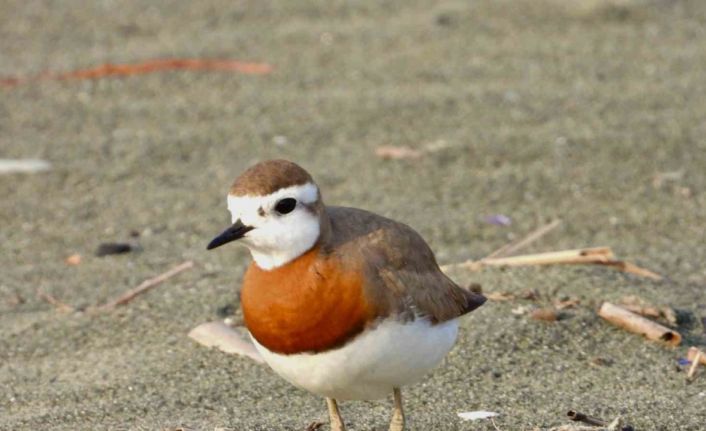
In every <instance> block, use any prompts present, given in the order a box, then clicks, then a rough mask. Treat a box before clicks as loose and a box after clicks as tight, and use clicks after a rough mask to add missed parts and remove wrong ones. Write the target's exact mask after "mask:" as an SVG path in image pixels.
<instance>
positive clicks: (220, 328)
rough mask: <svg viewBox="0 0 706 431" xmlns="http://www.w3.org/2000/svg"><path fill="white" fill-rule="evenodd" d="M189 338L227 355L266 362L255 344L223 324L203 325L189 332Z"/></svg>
mask: <svg viewBox="0 0 706 431" xmlns="http://www.w3.org/2000/svg"><path fill="white" fill-rule="evenodd" d="M189 338H191V339H192V340H194V341H196V342H197V343H199V344H201V345H204V346H206V347H216V348H218V350H220V351H222V352H225V353H231V354H237V355H243V356H247V357H248V358H250V359H252V360H253V361H255V362H258V363H263V362H264V360H263V359H262V356H260V353H259V352H258V351H257V349H256V348H255V346H254V345H253V343H251V342H249V341H247V340H244V339H243V338H242V337H241V336H240V334H238V333H237V332H236V331H234V330H233V329H232V328H231V327H229V326H228V325H226V324H225V323H223V322H206V323H202V324H200V325H199V326H197V327H195V328H194V329H192V330H191V331H189Z"/></svg>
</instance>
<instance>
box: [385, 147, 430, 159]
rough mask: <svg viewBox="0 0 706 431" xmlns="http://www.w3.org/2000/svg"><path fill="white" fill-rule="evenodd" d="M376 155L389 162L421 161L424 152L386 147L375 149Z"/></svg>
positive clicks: (406, 148) (410, 148)
mask: <svg viewBox="0 0 706 431" xmlns="http://www.w3.org/2000/svg"><path fill="white" fill-rule="evenodd" d="M375 155H376V156H378V157H380V158H381V159H387V160H416V159H420V158H421V157H422V156H423V155H424V152H423V151H421V150H416V149H414V148H412V147H405V146H393V145H384V146H382V147H377V148H376V149H375Z"/></svg>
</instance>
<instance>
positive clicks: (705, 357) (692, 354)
mask: <svg viewBox="0 0 706 431" xmlns="http://www.w3.org/2000/svg"><path fill="white" fill-rule="evenodd" d="M699 352H701V359H700V360H699V362H701V365H704V366H706V354H704V352H703V351H701V350H699V349H697V348H696V347H694V346H692V347H689V352H688V353H687V355H686V358H687V359H688V360H689V361H690V362H694V361H696V355H697V353H699Z"/></svg>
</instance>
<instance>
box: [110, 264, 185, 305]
mask: <svg viewBox="0 0 706 431" xmlns="http://www.w3.org/2000/svg"><path fill="white" fill-rule="evenodd" d="M193 266H194V262H192V261H190V260H187V261H186V262H184V263H181V264H179V265H177V266H175V267H174V268H172V269H170V270H169V271H167V272H165V273H163V274H160V275H158V276H156V277H153V278H150V279H148V280H145V281H143V282H142V283H141V284H140V285H139V286H137V287H135V288H134V289H130V290H128V291H127V292H125V293H124V294H122V295H120V296H119V297H117V298H115V299H113V300H111V301H108V302H107V303H105V304H103V305H100V306H98V307H96V309H97V310H100V311H105V310H112V309H113V308H115V307H117V306H119V305H124V304H127V303H128V302H130V301H132V300H133V299H135V298H136V297H137V296H139V295H141V294H143V293H145V292H147V291H148V290H150V289H152V288H153V287H155V286H157V285H159V284H160V283H162V282H164V281H166V280H168V279H170V278H172V277H174V276H175V275H177V274H179V273H181V272H183V271H186V270H187V269H190V268H192V267H193Z"/></svg>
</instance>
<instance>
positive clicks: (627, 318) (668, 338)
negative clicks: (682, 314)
mask: <svg viewBox="0 0 706 431" xmlns="http://www.w3.org/2000/svg"><path fill="white" fill-rule="evenodd" d="M598 315H599V316H601V317H602V318H604V319H606V320H607V321H609V322H611V323H612V324H614V325H616V326H620V327H621V328H623V329H625V330H628V331H630V332H634V333H636V334H642V335H644V336H645V337H647V338H648V339H650V340H653V341H659V342H662V343H665V344H667V345H669V346H672V347H674V346H678V345H679V344H680V343H681V335H680V334H679V333H678V332H676V331H673V330H671V329H669V328H667V327H665V326H662V325H660V324H659V323H656V322H653V321H652V320H649V319H646V318H644V317H642V316H640V315H639V314H636V313H633V312H632V311H629V310H626V309H624V308H622V307H619V306H617V305H614V304H611V303H610V302H604V303H603V305H601V308H600V310H599V311H598Z"/></svg>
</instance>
